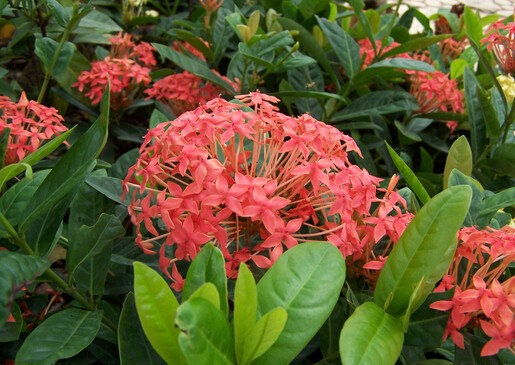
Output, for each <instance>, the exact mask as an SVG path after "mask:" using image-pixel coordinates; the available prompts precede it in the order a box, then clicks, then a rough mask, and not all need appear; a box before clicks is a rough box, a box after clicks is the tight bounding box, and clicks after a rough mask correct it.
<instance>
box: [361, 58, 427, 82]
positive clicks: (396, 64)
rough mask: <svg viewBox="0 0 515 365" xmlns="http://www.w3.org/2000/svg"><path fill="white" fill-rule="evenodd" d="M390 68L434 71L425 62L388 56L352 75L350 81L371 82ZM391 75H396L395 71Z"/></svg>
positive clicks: (390, 69)
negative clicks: (388, 57)
mask: <svg viewBox="0 0 515 365" xmlns="http://www.w3.org/2000/svg"><path fill="white" fill-rule="evenodd" d="M392 70H416V71H424V72H434V67H433V66H431V65H430V64H428V63H427V62H422V61H417V60H411V59H407V58H390V59H386V60H382V61H379V62H375V63H373V64H371V65H369V66H368V67H367V68H365V69H364V70H362V71H360V72H359V73H357V74H356V75H354V78H353V79H352V82H353V83H354V84H364V83H367V82H371V81H373V79H374V78H376V77H378V76H383V75H384V74H386V72H388V71H392ZM392 75H394V77H398V74H397V73H393V74H392Z"/></svg>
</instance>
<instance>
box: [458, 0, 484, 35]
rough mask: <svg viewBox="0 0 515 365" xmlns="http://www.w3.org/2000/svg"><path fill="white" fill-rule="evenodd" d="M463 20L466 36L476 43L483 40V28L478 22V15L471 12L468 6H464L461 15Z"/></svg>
mask: <svg viewBox="0 0 515 365" xmlns="http://www.w3.org/2000/svg"><path fill="white" fill-rule="evenodd" d="M463 19H464V23H465V31H466V32H467V35H468V36H469V37H470V38H471V39H473V40H474V42H476V43H478V44H479V43H480V42H481V40H482V39H483V38H484V34H483V27H482V26H481V24H480V21H479V15H478V14H477V13H476V12H474V10H472V8H470V7H469V6H465V11H464V13H463Z"/></svg>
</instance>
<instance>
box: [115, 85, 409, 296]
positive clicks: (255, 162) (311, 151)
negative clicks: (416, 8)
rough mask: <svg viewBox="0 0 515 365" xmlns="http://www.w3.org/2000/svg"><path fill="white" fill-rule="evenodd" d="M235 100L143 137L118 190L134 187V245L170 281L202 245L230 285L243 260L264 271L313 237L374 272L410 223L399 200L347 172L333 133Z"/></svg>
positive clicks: (356, 172)
mask: <svg viewBox="0 0 515 365" xmlns="http://www.w3.org/2000/svg"><path fill="white" fill-rule="evenodd" d="M238 100H240V101H241V103H242V104H239V103H235V102H227V101H225V100H223V99H214V100H212V101H210V102H208V103H207V104H206V105H205V106H201V107H199V108H197V109H195V110H194V111H192V112H188V113H185V114H183V115H182V116H181V117H179V118H177V119H176V120H175V121H173V122H169V123H163V124H160V125H159V126H157V127H156V128H154V129H152V130H151V131H149V133H148V134H147V136H146V137H145V142H144V143H143V146H142V147H141V149H140V156H139V158H138V161H137V163H136V164H135V165H134V166H133V167H131V169H130V170H129V174H128V176H127V178H126V180H125V189H126V191H128V190H129V187H130V186H134V185H136V186H137V188H138V189H137V191H134V193H133V194H132V196H131V203H130V206H129V212H130V215H131V221H132V222H133V223H134V224H135V225H136V237H137V238H136V242H137V243H138V245H139V246H140V247H141V248H142V249H143V250H144V251H145V252H147V253H153V252H155V250H156V249H157V248H155V246H156V244H157V243H160V244H161V246H160V248H159V253H160V263H161V268H162V269H163V270H164V271H165V272H166V273H169V272H168V267H169V265H170V263H171V262H174V261H176V260H183V259H187V260H190V259H192V258H194V257H195V256H196V254H197V253H198V252H199V250H200V248H201V246H202V245H204V244H205V243H207V242H208V241H210V240H213V241H214V242H216V243H217V244H218V245H219V246H220V248H221V249H222V252H223V253H224V256H225V258H226V260H227V272H228V275H229V277H234V276H235V275H236V271H235V270H236V269H237V267H238V266H239V264H240V262H247V261H248V260H252V261H253V262H254V263H255V264H256V265H257V266H258V267H261V268H268V267H270V266H271V265H272V264H273V263H274V262H275V261H276V260H277V258H278V257H279V256H280V255H281V254H282V253H283V251H284V249H285V248H291V247H293V246H294V245H296V244H297V243H299V242H304V241H310V240H314V239H315V240H328V241H330V242H332V243H333V244H334V245H336V246H337V247H338V248H339V250H340V251H341V253H342V254H343V255H344V257H347V258H348V264H349V265H350V267H353V268H354V271H355V274H360V273H362V271H363V268H362V265H363V264H365V269H367V268H370V269H378V268H380V266H381V261H380V260H384V259H385V258H386V255H387V252H388V249H389V248H390V247H391V245H392V244H393V243H395V241H396V240H397V239H398V237H399V236H400V235H401V234H402V232H403V231H404V228H405V227H406V225H407V223H408V222H409V221H410V219H411V214H409V213H403V212H402V211H401V208H402V207H404V208H405V202H404V199H402V198H401V196H400V195H399V194H398V193H396V192H395V191H393V186H389V187H388V189H382V188H379V182H380V181H381V179H378V178H376V177H374V176H371V175H370V174H368V172H367V171H366V170H364V169H361V168H359V167H357V166H356V165H353V164H352V163H351V162H350V160H349V153H350V152H355V153H357V154H358V155H360V151H359V149H358V147H357V146H356V143H355V142H354V140H353V139H352V138H350V137H348V136H346V135H345V134H343V133H341V132H340V131H338V130H337V129H335V128H334V127H331V126H328V125H326V124H324V123H321V122H319V121H317V120H315V119H313V118H312V117H310V116H309V115H302V116H300V117H298V118H293V117H289V116H286V115H284V114H281V113H279V112H278V110H277V107H275V106H274V105H273V104H271V102H277V101H278V99H276V98H274V97H271V96H268V95H266V94H262V93H259V92H254V93H251V94H249V95H243V96H238ZM138 181H139V182H138ZM392 185H394V184H392ZM381 195H382V197H380V196H381ZM147 232H148V233H149V234H150V237H146V233H147ZM379 243H382V244H383V245H384V246H383V248H382V249H381V251H380V253H377V252H376V250H375V246H376V245H377V244H379ZM170 249H171V250H170ZM376 255H377V257H376ZM170 257H171V258H172V260H170ZM376 259H377V260H376ZM372 260H374V261H377V262H378V264H373V263H372ZM356 262H359V264H360V265H356V264H355V263H356ZM367 265H368V266H367ZM355 266H357V267H355ZM174 273H177V271H176V270H174ZM169 275H170V274H169ZM367 276H368V277H372V275H370V274H368V275H367ZM175 280H179V281H180V279H178V278H177V276H176V277H175ZM176 287H180V286H179V285H176Z"/></svg>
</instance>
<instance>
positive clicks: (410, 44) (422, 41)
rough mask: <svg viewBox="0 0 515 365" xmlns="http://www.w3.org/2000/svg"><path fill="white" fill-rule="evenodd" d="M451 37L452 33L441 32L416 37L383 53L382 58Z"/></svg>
mask: <svg viewBox="0 0 515 365" xmlns="http://www.w3.org/2000/svg"><path fill="white" fill-rule="evenodd" d="M449 37H451V35H450V34H440V35H435V36H428V37H422V38H415V39H412V40H410V41H407V42H404V43H403V44H401V45H399V46H397V47H395V48H393V49H391V50H389V51H388V52H385V53H383V54H382V55H381V58H382V59H385V58H390V57H393V56H397V55H399V54H401V53H406V52H411V51H417V50H422V49H426V48H427V47H429V46H430V45H432V44H435V43H438V42H440V41H443V40H444V39H447V38H449Z"/></svg>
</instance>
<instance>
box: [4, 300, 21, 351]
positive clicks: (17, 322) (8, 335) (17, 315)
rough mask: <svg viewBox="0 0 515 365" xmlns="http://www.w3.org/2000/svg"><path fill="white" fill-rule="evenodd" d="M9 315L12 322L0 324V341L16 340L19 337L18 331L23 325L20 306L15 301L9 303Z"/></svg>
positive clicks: (19, 331)
mask: <svg viewBox="0 0 515 365" xmlns="http://www.w3.org/2000/svg"><path fill="white" fill-rule="evenodd" d="M11 315H12V316H13V318H14V322H6V323H3V322H2V323H3V324H0V343H3V342H11V341H16V340H18V338H20V333H21V330H22V328H23V325H24V321H23V317H22V314H21V311H20V307H19V306H18V305H17V304H16V302H12V303H11Z"/></svg>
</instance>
